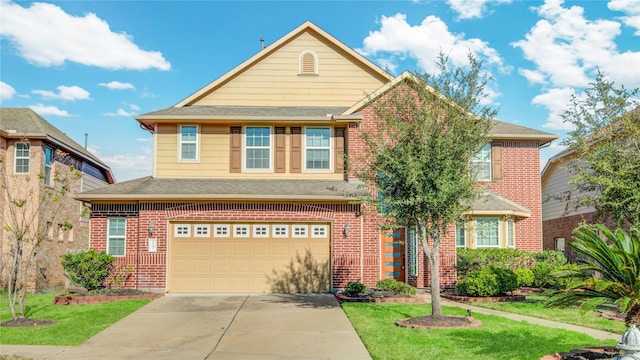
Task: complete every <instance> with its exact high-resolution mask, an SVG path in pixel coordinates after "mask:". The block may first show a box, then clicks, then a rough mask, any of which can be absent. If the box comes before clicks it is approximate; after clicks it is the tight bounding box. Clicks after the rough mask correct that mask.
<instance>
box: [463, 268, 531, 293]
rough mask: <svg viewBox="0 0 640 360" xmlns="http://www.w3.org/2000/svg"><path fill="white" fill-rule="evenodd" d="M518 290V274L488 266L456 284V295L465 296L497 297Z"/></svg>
mask: <svg viewBox="0 0 640 360" xmlns="http://www.w3.org/2000/svg"><path fill="white" fill-rule="evenodd" d="M517 288H518V281H517V276H516V274H515V273H514V272H513V271H512V270H509V269H505V268H500V267H496V266H488V267H486V268H484V269H482V270H479V271H474V272H471V273H469V275H467V277H466V278H464V279H462V280H459V281H458V282H457V283H456V294H457V295H463V296H478V297H485V296H496V295H501V294H506V293H507V292H509V291H513V290H515V289H517Z"/></svg>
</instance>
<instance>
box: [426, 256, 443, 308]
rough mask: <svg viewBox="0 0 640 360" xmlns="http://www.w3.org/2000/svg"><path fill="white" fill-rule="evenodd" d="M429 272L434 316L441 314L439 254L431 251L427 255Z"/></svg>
mask: <svg viewBox="0 0 640 360" xmlns="http://www.w3.org/2000/svg"><path fill="white" fill-rule="evenodd" d="M429 273H430V275H431V314H432V316H434V317H440V316H442V305H441V303H440V254H438V253H436V252H431V256H429Z"/></svg>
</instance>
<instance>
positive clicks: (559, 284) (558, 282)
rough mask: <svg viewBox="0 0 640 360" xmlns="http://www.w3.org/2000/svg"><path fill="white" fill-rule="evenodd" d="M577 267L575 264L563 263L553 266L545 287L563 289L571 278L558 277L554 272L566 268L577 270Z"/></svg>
mask: <svg viewBox="0 0 640 360" xmlns="http://www.w3.org/2000/svg"><path fill="white" fill-rule="evenodd" d="M579 269H580V267H579V266H578V265H577V264H564V265H562V266H558V267H555V268H554V269H553V270H552V271H551V273H550V274H549V278H548V280H547V284H546V287H549V288H552V289H565V288H566V287H567V284H569V282H570V281H571V280H573V279H572V278H571V277H560V276H558V275H557V274H556V272H558V271H566V270H573V271H579Z"/></svg>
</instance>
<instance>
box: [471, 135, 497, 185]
mask: <svg viewBox="0 0 640 360" xmlns="http://www.w3.org/2000/svg"><path fill="white" fill-rule="evenodd" d="M485 147H489V160H488V161H486V160H478V159H475V156H476V155H474V157H472V158H471V162H472V163H473V164H476V163H486V162H488V163H489V177H488V178H479V177H477V178H476V181H491V180H492V179H493V158H492V155H493V154H492V151H493V145H492V143H489V144H486V145H485V146H483V147H482V150H484V148H485ZM482 150H480V151H482ZM473 175H474V176H478V174H473Z"/></svg>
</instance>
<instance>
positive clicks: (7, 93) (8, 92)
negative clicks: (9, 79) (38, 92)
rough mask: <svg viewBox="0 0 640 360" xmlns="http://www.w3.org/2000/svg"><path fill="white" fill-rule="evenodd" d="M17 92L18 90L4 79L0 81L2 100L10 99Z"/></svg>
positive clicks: (0, 98) (0, 96)
mask: <svg viewBox="0 0 640 360" xmlns="http://www.w3.org/2000/svg"><path fill="white" fill-rule="evenodd" d="M15 94H16V90H15V89H14V88H13V87H12V86H11V85H9V84H7V83H5V82H4V81H0V100H10V99H13V96H14V95H15Z"/></svg>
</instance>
